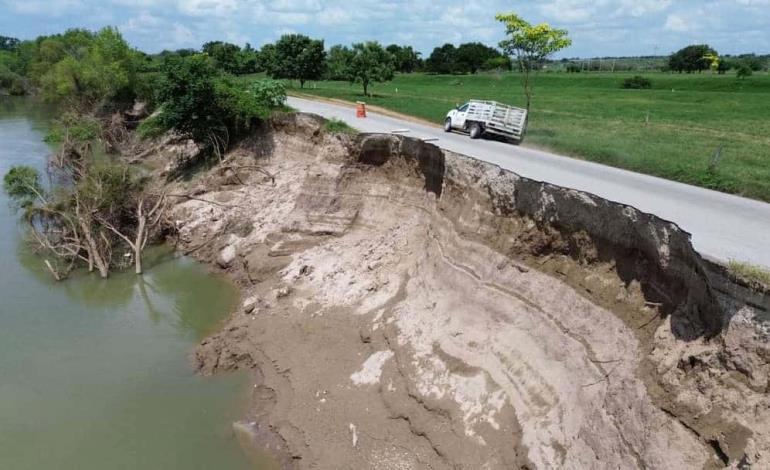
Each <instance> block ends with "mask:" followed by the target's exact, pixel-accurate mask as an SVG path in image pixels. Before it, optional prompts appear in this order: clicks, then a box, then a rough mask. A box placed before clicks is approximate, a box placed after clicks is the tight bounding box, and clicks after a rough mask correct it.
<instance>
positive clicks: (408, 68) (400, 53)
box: [385, 44, 422, 73]
mask: <svg viewBox="0 0 770 470" xmlns="http://www.w3.org/2000/svg"><path fill="white" fill-rule="evenodd" d="M385 50H387V51H388V52H390V53H391V55H393V57H394V58H395V67H396V71H397V72H401V73H412V72H414V71H415V70H417V69H418V68H419V67H420V65H421V64H422V60H421V59H420V53H419V52H417V51H415V50H414V49H413V48H412V46H399V45H398V44H391V45H389V46H388V47H386V48H385Z"/></svg>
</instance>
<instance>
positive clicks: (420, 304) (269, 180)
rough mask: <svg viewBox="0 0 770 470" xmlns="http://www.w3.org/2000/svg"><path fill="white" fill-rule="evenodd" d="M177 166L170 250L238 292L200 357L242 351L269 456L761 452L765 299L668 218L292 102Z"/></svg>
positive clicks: (223, 364) (728, 460) (727, 458)
mask: <svg viewBox="0 0 770 470" xmlns="http://www.w3.org/2000/svg"><path fill="white" fill-rule="evenodd" d="M185 145H186V144H182V145H179V146H177V147H176V149H174V148H172V147H168V146H166V147H165V148H164V150H163V152H160V153H157V154H155V155H154V156H150V157H148V158H149V161H147V162H146V163H148V164H150V165H155V166H156V167H157V168H166V170H169V168H172V167H173V166H175V165H177V164H178V163H179V160H178V158H179V156H180V155H182V154H183V153H184V152H181V151H180V149H184V148H185ZM148 155H149V154H148ZM177 184H178V185H179V189H180V190H184V191H187V194H190V195H191V198H190V199H189V200H186V201H184V202H181V203H179V204H178V205H177V206H176V208H175V209H174V218H175V221H176V224H177V226H178V228H179V231H180V243H181V244H180V246H181V247H182V249H183V250H185V251H187V252H189V253H191V254H193V255H194V256H196V257H198V258H199V259H202V260H204V261H206V262H209V263H211V264H212V265H215V266H218V267H219V268H220V269H223V270H225V271H227V272H228V273H229V275H230V276H232V277H233V279H235V280H236V281H237V282H238V283H239V284H240V285H241V286H242V289H243V291H244V298H243V303H242V305H241V309H240V312H239V313H238V314H236V315H235V316H233V318H232V319H231V320H230V323H229V324H228V325H227V326H226V327H225V329H224V330H223V331H222V332H220V333H218V334H216V335H214V336H212V337H210V338H208V339H206V340H205V341H204V342H203V343H202V345H201V347H200V348H199V349H198V352H197V358H198V361H199V364H200V368H201V370H202V371H203V372H204V373H206V374H209V373H214V372H217V371H220V370H231V369H237V368H246V369H251V370H254V371H255V374H256V375H257V384H256V387H255V391H254V394H253V406H252V408H251V412H250V413H249V415H248V416H247V417H246V418H247V419H246V420H245V421H244V424H243V425H241V426H240V429H241V430H242V431H244V435H248V434H249V432H248V431H249V430H251V431H253V435H252V436H253V437H254V443H255V444H259V443H260V442H263V443H264V442H265V436H269V438H268V439H267V441H269V445H270V447H271V448H272V449H276V448H278V449H279V452H278V454H279V455H281V456H282V458H283V464H284V466H285V467H287V468H291V467H297V468H469V469H471V468H474V469H475V468H586V467H592V466H595V465H597V462H599V466H601V467H603V468H607V467H613V468H615V467H620V468H630V467H649V468H672V467H675V468H704V467H707V468H719V467H723V466H725V465H737V464H738V463H740V462H744V463H752V464H756V465H759V466H761V465H763V464H765V463H767V462H768V458H770V455H768V449H769V446H770V441H769V440H768V436H769V435H770V433H769V432H768V427H767V424H766V423H767V422H768V420H767V419H766V418H767V417H768V416H767V414H768V395H767V391H766V390H767V380H766V378H767V357H768V355H767V328H766V317H767V309H768V305H767V296H766V295H758V296H754V297H752V300H751V301H747V299H748V297H747V295H749V294H747V291H746V290H745V289H743V288H742V287H741V286H738V285H736V284H734V283H732V282H731V281H728V280H726V279H724V278H723V277H721V275H720V274H719V273H718V272H716V271H714V270H713V269H712V268H711V267H710V266H709V265H708V264H707V263H705V262H703V260H701V259H700V257H699V256H698V255H697V253H695V252H694V251H693V250H692V247H691V245H690V243H689V237H688V235H687V234H686V233H684V232H682V231H681V230H680V229H679V228H678V227H676V226H675V225H674V224H671V223H668V222H666V221H663V220H660V219H658V218H656V217H654V216H651V215H649V214H645V213H641V212H639V211H637V210H635V209H634V208H631V207H627V206H622V205H619V204H615V203H612V202H610V201H606V200H602V199H600V198H597V197H595V196H591V195H589V194H586V193H581V192H577V191H570V190H565V189H563V188H558V187H554V186H549V185H545V184H542V183H539V182H535V181H531V180H526V179H524V178H520V177H518V176H516V175H515V174H512V173H510V172H507V171H503V170H501V169H499V168H498V167H495V166H493V165H490V164H486V163H483V162H478V161H475V160H472V159H469V158H467V157H463V156H458V155H453V154H448V153H444V152H441V151H439V150H438V149H436V148H435V147H433V146H431V145H427V144H424V143H421V142H418V141H414V140H410V139H405V138H400V137H393V136H362V137H359V138H355V139H352V138H349V137H345V136H336V135H331V134H328V133H326V132H324V131H323V126H322V122H321V121H320V120H318V119H316V118H314V117H312V116H306V115H289V116H285V117H283V118H276V119H275V120H274V121H273V122H272V123H270V124H267V125H265V127H264V128H263V129H262V130H261V131H260V132H258V133H257V134H255V135H254V136H253V137H252V138H250V139H247V140H246V141H244V142H242V143H241V144H240V145H239V146H238V147H237V148H236V149H235V150H234V151H233V152H231V153H230V154H229V155H227V156H226V159H225V163H224V164H222V165H219V166H215V167H214V168H213V169H211V170H209V171H207V172H204V173H203V174H201V175H199V176H198V177H197V178H194V179H192V180H191V181H189V182H186V183H177Z"/></svg>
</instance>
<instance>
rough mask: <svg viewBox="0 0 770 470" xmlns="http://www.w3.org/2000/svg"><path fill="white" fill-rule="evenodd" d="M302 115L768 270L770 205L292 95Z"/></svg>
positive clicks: (721, 257) (714, 256)
mask: <svg viewBox="0 0 770 470" xmlns="http://www.w3.org/2000/svg"><path fill="white" fill-rule="evenodd" d="M288 104H289V106H291V107H293V108H295V109H298V110H300V111H304V112H309V113H315V114H319V115H321V116H324V117H326V118H337V119H341V120H343V121H345V122H347V123H348V124H350V125H351V126H353V127H355V128H356V129H358V130H359V131H362V132H388V133H389V132H392V131H404V130H408V132H406V133H404V135H407V136H410V137H416V138H420V139H437V140H434V141H432V143H434V144H436V145H438V146H439V147H441V148H444V149H447V150H451V151H453V152H457V153H461V154H465V155H470V156H472V157H474V158H477V159H480V160H484V161H487V162H490V163H494V164H496V165H499V166H501V167H503V168H506V169H508V170H511V171H513V172H515V173H518V174H519V175H522V176H526V177H528V178H532V179H536V180H540V181H547V182H549V183H552V184H556V185H559V186H565V187H568V188H574V189H579V190H582V191H587V192H590V193H593V194H596V195H598V196H601V197H603V198H606V199H610V200H613V201H618V202H622V203H624V204H628V205H630V206H634V207H636V208H638V209H641V210H643V211H645V212H650V213H653V214H656V215H658V216H659V217H662V218H663V219H666V220H670V221H672V222H675V223H676V224H677V225H679V226H680V227H681V228H683V229H684V230H686V231H688V232H690V233H691V234H692V241H693V245H694V246H695V249H696V250H698V251H699V252H700V253H701V254H702V255H704V256H706V257H708V258H711V259H714V260H717V261H723V262H724V261H728V260H731V259H735V260H739V261H748V262H751V263H753V264H756V265H760V266H764V267H766V268H770V204H767V203H764V202H759V201H755V200H752V199H746V198H742V197H738V196H733V195H730V194H724V193H720V192H717V191H711V190H708V189H703V188H698V187H695V186H690V185H686V184H682V183H676V182H673V181H668V180H664V179H661V178H656V177H654V176H647V175H642V174H639V173H633V172H630V171H626V170H620V169H617V168H612V167H608V166H604V165H600V164H597V163H591V162H586V161H582V160H577V159H574V158H569V157H563V156H559V155H556V154H553V153H548V152H544V151H540V150H535V149H530V148H526V147H520V146H516V145H512V144H508V143H504V142H498V141H493V140H471V139H470V138H469V137H468V136H467V135H464V134H459V133H454V132H453V133H450V134H447V133H445V132H443V130H442V129H439V128H435V127H432V126H429V125H424V124H417V123H413V122H409V121H405V120H401V119H396V118H393V117H389V116H384V115H381V114H377V113H372V112H371V111H370V112H368V113H367V117H366V118H356V112H355V109H354V108H352V107H347V106H345V105H336V104H329V103H326V102H317V101H311V100H307V99H300V98H294V97H290V98H289V100H288Z"/></svg>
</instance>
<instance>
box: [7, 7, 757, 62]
mask: <svg viewBox="0 0 770 470" xmlns="http://www.w3.org/2000/svg"><path fill="white" fill-rule="evenodd" d="M508 11H515V12H517V13H519V14H520V15H522V16H523V17H524V18H526V19H527V20H528V21H530V22H533V23H540V22H548V23H550V24H552V25H553V26H556V27H559V28H564V29H567V30H568V31H569V33H570V37H571V38H572V40H573V45H572V46H571V47H570V48H569V49H566V50H564V51H563V52H561V53H559V54H558V56H557V57H602V56H631V55H663V54H669V53H670V52H672V51H675V50H677V49H679V48H681V47H684V46H686V45H688V44H695V43H707V44H710V45H711V46H713V47H714V48H716V49H717V51H719V53H721V54H736V53H745V52H756V53H770V0H701V1H697V0H523V1H520V0H507V1H506V0H474V1H471V2H469V1H468V0H444V1H441V0H270V1H268V0H0V35H4V36H12V37H18V38H22V39H31V38H34V37H36V36H38V35H41V34H52V33H57V32H62V31H64V30H65V29H67V28H72V27H86V28H89V29H98V28H100V27H102V26H116V27H118V29H120V31H121V32H122V33H123V35H124V37H125V38H126V39H127V40H128V41H129V42H130V43H131V44H132V45H133V46H135V47H137V48H139V49H141V50H143V51H146V52H158V51H161V50H163V49H177V48H188V47H189V48H198V47H200V45H201V44H203V43H204V42H206V41H210V40H224V41H229V42H233V43H236V44H239V45H244V44H245V43H247V42H249V43H251V44H252V45H253V46H255V47H258V46H261V45H263V44H265V43H268V42H273V41H275V40H276V39H278V38H279V37H280V36H281V35H282V34H286V33H302V34H306V35H308V36H311V37H314V38H322V39H325V41H326V45H327V47H329V46H331V45H334V44H350V43H353V42H360V41H365V40H377V41H380V42H381V43H383V44H391V43H397V44H405V45H412V46H414V47H415V48H416V49H417V50H419V51H421V52H423V54H425V56H427V55H428V54H430V51H431V50H432V49H433V48H434V47H436V46H439V45H441V44H444V43H446V42H451V43H455V44H459V43H461V42H469V41H480V42H483V43H485V44H489V45H492V46H495V45H497V43H498V42H499V41H500V39H502V36H503V33H504V31H503V28H502V25H501V24H498V23H496V22H495V20H494V15H495V13H497V12H508Z"/></svg>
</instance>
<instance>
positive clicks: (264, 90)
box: [251, 80, 286, 108]
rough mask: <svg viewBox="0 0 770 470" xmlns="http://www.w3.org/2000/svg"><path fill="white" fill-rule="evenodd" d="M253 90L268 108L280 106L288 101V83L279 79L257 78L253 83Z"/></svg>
mask: <svg viewBox="0 0 770 470" xmlns="http://www.w3.org/2000/svg"><path fill="white" fill-rule="evenodd" d="M251 92H252V93H253V94H254V97H255V98H256V100H257V101H258V102H259V103H262V104H263V105H264V106H266V107H268V108H280V107H281V106H283V105H284V104H285V103H286V85H284V83H283V82H281V81H278V80H257V81H256V82H254V83H253V84H252V86H251Z"/></svg>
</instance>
